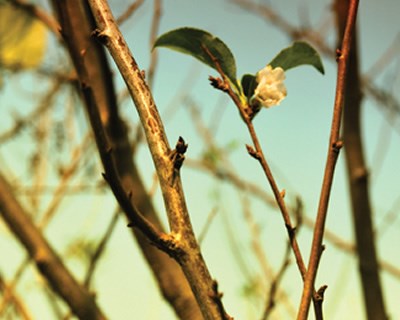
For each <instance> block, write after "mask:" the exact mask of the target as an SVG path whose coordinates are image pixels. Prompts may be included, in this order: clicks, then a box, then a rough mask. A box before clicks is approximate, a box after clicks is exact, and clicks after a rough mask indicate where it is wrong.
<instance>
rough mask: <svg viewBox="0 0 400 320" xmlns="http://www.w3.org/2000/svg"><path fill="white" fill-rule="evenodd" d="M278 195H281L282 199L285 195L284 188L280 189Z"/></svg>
mask: <svg viewBox="0 0 400 320" xmlns="http://www.w3.org/2000/svg"><path fill="white" fill-rule="evenodd" d="M280 195H281V197H282V199H283V198H284V197H285V196H286V190H285V189H282V191H281V192H280Z"/></svg>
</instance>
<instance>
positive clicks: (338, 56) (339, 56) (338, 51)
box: [336, 48, 342, 61]
mask: <svg viewBox="0 0 400 320" xmlns="http://www.w3.org/2000/svg"><path fill="white" fill-rule="evenodd" d="M341 58H342V49H340V48H337V49H336V61H339V59H341Z"/></svg>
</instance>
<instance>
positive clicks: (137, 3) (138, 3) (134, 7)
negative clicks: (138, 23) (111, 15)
mask: <svg viewBox="0 0 400 320" xmlns="http://www.w3.org/2000/svg"><path fill="white" fill-rule="evenodd" d="M143 1H144V0H136V1H135V2H133V3H132V4H131V5H130V6H129V7H128V8H127V9H126V10H125V11H124V13H123V14H121V15H120V16H119V17H118V18H117V19H116V22H117V24H119V25H121V24H123V23H124V22H125V21H126V20H128V19H129V18H130V17H131V16H132V15H133V14H134V13H135V11H136V10H137V9H138V8H139V7H140V6H141V5H142V3H143Z"/></svg>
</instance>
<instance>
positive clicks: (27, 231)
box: [0, 173, 106, 319]
mask: <svg viewBox="0 0 400 320" xmlns="http://www.w3.org/2000/svg"><path fill="white" fill-rule="evenodd" d="M0 212H1V214H2V217H3V219H4V221H5V222H6V223H7V225H8V226H9V228H10V229H11V230H12V232H13V233H14V234H15V236H16V237H17V238H18V239H19V240H20V241H21V243H22V244H23V245H24V247H25V249H26V250H27V251H28V253H29V255H30V256H31V257H32V259H33V260H34V261H35V263H36V265H37V267H38V269H39V271H40V272H41V273H42V274H43V276H44V277H45V278H46V279H47V280H48V281H49V283H50V285H51V286H52V288H53V290H54V291H55V292H56V293H57V294H58V295H59V296H60V297H62V298H63V299H64V301H65V302H66V303H67V304H68V305H69V306H70V308H71V310H72V312H73V313H74V314H76V315H77V316H78V317H79V318H80V319H106V318H105V316H104V315H103V313H102V311H101V310H100V308H99V307H98V306H97V305H96V302H95V301H94V299H93V296H92V295H91V294H90V293H89V292H88V291H86V290H85V289H84V288H83V287H82V286H80V285H79V284H78V282H77V281H76V279H75V278H74V277H73V276H72V275H71V274H70V272H69V271H68V270H67V269H66V268H65V266H64V264H63V263H62V261H61V259H60V258H59V257H58V256H57V254H56V253H55V251H54V250H53V249H52V248H51V247H50V246H49V244H48V243H47V241H46V239H45V238H44V237H43V235H42V233H41V232H40V230H39V229H38V228H37V227H36V226H35V225H34V224H33V223H32V221H31V219H30V218H29V215H28V214H27V213H26V212H25V210H24V209H23V208H22V207H21V205H20V204H19V202H18V200H17V199H16V198H15V196H14V194H13V192H12V188H11V186H10V185H9V183H8V182H7V181H6V179H5V178H4V177H3V175H2V174H1V173H0Z"/></svg>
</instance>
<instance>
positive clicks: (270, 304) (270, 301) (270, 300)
mask: <svg viewBox="0 0 400 320" xmlns="http://www.w3.org/2000/svg"><path fill="white" fill-rule="evenodd" d="M289 257H290V245H289V244H288V246H287V250H286V254H285V257H284V259H283V262H282V265H281V267H280V268H279V271H278V273H277V274H276V276H275V278H274V279H273V281H272V283H271V287H270V289H269V292H268V295H267V301H266V304H265V310H264V313H263V315H262V317H261V319H262V320H266V319H267V318H268V317H269V315H270V314H271V312H272V310H273V309H274V307H275V304H276V294H277V292H278V285H279V283H280V282H281V280H282V278H283V275H284V274H285V271H286V270H287V268H288V267H289V264H290V258H289Z"/></svg>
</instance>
